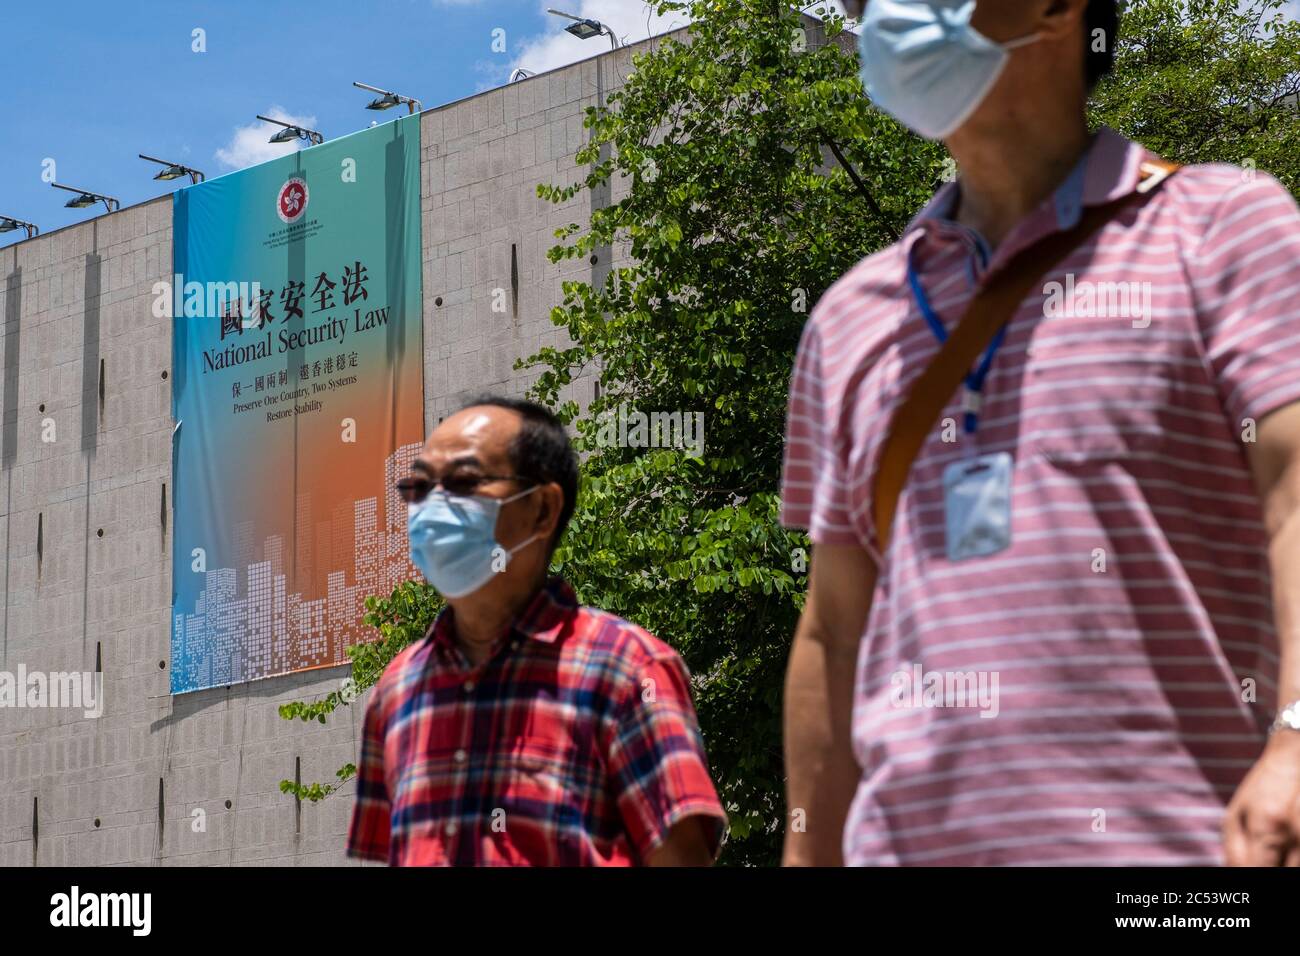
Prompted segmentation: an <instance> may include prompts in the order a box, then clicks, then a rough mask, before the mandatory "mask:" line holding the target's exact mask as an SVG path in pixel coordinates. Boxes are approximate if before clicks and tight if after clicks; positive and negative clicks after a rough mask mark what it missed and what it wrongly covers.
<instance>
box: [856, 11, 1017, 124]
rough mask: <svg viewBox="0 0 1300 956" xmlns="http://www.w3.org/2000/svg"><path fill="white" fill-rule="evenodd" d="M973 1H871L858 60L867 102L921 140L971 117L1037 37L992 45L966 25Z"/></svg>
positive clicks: (968, 23) (864, 18) (988, 40)
mask: <svg viewBox="0 0 1300 956" xmlns="http://www.w3.org/2000/svg"><path fill="white" fill-rule="evenodd" d="M974 12H975V0H871V3H870V4H869V5H868V6H867V11H866V14H865V15H864V16H863V18H862V24H861V33H860V34H859V36H858V56H859V62H860V66H861V76H862V84H863V86H865V87H866V89H867V94H868V95H869V96H870V97H871V99H872V102H874V103H875V104H876V106H878V107H880V108H881V109H882V110H884V111H885V112H886V113H889V114H890V115H891V116H893V117H895V118H896V119H897V120H898V121H899V122H901V123H903V124H904V125H905V126H907V127H909V128H910V129H912V130H914V131H915V132H916V133H918V134H920V135H921V136H924V137H925V138H926V139H942V138H944V137H945V136H947V135H949V134H950V133H952V132H953V131H954V130H955V129H957V128H958V127H959V126H961V124H962V123H964V122H966V119H967V118H968V117H969V116H970V115H971V113H973V112H975V110H976V108H978V107H979V105H980V103H982V102H984V98H985V97H986V96H988V93H989V90H991V89H993V84H994V83H996V82H997V79H998V77H999V76H1000V75H1001V74H1002V70H1003V68H1004V67H1005V66H1006V63H1007V57H1008V51H1009V50H1014V49H1015V48H1017V47H1021V46H1024V45H1026V44H1028V43H1033V42H1034V41H1036V40H1038V39H1039V34H1036V33H1035V34H1031V35H1030V36H1026V37H1020V38H1019V39H1016V40H1011V41H1010V42H1008V43H1002V44H998V43H994V42H993V41H992V40H990V39H989V38H988V37H986V36H984V35H983V34H981V33H979V32H978V31H977V30H976V29H975V28H974V27H972V26H971V25H970V21H971V16H972V15H973V14H974Z"/></svg>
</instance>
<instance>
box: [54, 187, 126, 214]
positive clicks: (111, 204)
mask: <svg viewBox="0 0 1300 956" xmlns="http://www.w3.org/2000/svg"><path fill="white" fill-rule="evenodd" d="M50 185H51V186H53V187H54V188H55V189H66V190H67V191H68V192H70V193H76V194H77V195H76V196H74V197H73V198H71V199H69V200H68V201H67V202H65V203H64V204H63V205H65V206H67V207H68V208H69V209H85V208H86V207H87V206H93V205H95V203H97V202H102V203H103V204H104V208H105V209H107V210H108V211H109V212H116V211H117V210H118V209H121V208H122V204H121V203H120V202H118V201H117V200H116V199H114V198H113V197H112V196H102V195H100V194H99V193H92V192H91V191H90V190H88V189H78V188H77V187H76V186H65V185H63V184H62V183H50Z"/></svg>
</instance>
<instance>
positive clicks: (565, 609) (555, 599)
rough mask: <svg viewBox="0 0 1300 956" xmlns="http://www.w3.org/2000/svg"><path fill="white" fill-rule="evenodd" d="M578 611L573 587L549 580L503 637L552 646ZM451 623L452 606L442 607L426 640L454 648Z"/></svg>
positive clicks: (559, 580) (452, 622) (454, 639)
mask: <svg viewBox="0 0 1300 956" xmlns="http://www.w3.org/2000/svg"><path fill="white" fill-rule="evenodd" d="M577 607H578V599H577V595H576V594H575V593H574V590H573V588H572V586H571V585H570V584H569V583H568V582H567V581H565V580H564V579H563V578H549V579H548V580H547V581H546V583H545V584H543V585H542V587H540V588H538V590H537V593H536V594H534V595H533V596H532V598H531V599H530V600H529V601H528V603H527V604H526V605H524V609H523V611H521V612H520V613H519V616H518V617H516V618H515V619H514V621H513V622H512V623H511V625H510V631H509V633H507V635H506V637H510V636H511V635H518V636H519V637H528V638H532V639H533V640H535V641H541V642H542V643H543V644H553V643H555V641H556V640H557V639H558V638H559V636H560V634H561V632H562V631H563V630H564V627H565V625H566V624H568V623H569V622H570V621H571V620H572V618H573V613H574V611H575V610H577ZM454 619H455V617H454V612H453V611H452V609H451V606H450V605H448V606H447V607H444V608H443V609H442V610H441V611H439V612H438V616H437V617H436V618H435V619H434V621H433V624H431V625H430V626H429V631H428V633H427V635H426V636H427V637H428V638H429V640H430V641H432V642H433V643H434V644H435V645H440V646H442V647H445V648H449V649H450V648H453V647H455V646H456V638H455V634H454Z"/></svg>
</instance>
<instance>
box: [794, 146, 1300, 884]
mask: <svg viewBox="0 0 1300 956" xmlns="http://www.w3.org/2000/svg"><path fill="white" fill-rule="evenodd" d="M1146 156H1147V154H1146V153H1145V151H1144V150H1143V149H1142V147H1140V146H1138V145H1137V144H1135V143H1131V142H1129V141H1128V140H1126V139H1124V138H1123V137H1121V136H1119V135H1118V134H1117V133H1115V132H1113V131H1110V130H1102V131H1101V132H1100V133H1099V134H1098V135H1097V136H1096V137H1095V138H1094V140H1093V143H1092V146H1091V147H1090V149H1089V152H1088V153H1087V155H1086V156H1085V157H1084V158H1083V159H1081V160H1080V163H1079V165H1078V167H1077V168H1076V170H1075V171H1074V172H1073V173H1072V174H1071V175H1070V176H1069V177H1068V178H1067V179H1066V181H1065V182H1064V183H1063V185H1062V186H1061V187H1060V188H1059V189H1058V190H1057V191H1056V193H1055V194H1054V195H1053V196H1052V197H1050V198H1049V199H1048V200H1046V201H1045V202H1044V203H1043V204H1042V205H1041V206H1040V207H1039V208H1038V209H1037V210H1035V211H1034V212H1033V213H1032V214H1030V215H1029V216H1027V217H1026V218H1025V219H1024V220H1023V221H1022V222H1021V223H1020V224H1019V225H1018V226H1017V227H1016V228H1015V229H1014V230H1013V232H1012V233H1011V234H1010V235H1009V236H1008V237H1007V238H1006V240H1005V241H1004V242H1003V243H1002V244H1001V245H1000V246H999V247H998V248H997V250H996V251H995V253H994V254H993V256H992V258H991V260H990V261H988V262H987V264H986V263H985V261H984V255H985V251H984V247H983V243H982V240H981V239H980V238H979V236H978V235H976V234H975V233H974V232H973V231H971V230H969V229H967V228H965V227H963V226H960V225H958V224H957V223H955V222H953V221H951V220H949V219H947V218H946V213H947V211H948V210H949V209H950V208H951V205H952V202H953V199H954V198H955V195H954V194H955V189H956V186H955V185H949V186H945V187H944V188H943V189H941V190H940V191H939V193H938V194H937V195H936V196H935V198H934V199H933V200H932V201H931V202H930V204H929V205H927V207H926V208H925V209H924V210H923V211H922V212H921V213H920V214H919V215H918V217H917V218H916V219H915V220H914V221H913V223H912V224H911V225H910V226H909V227H908V230H907V231H906V233H905V234H904V235H903V237H902V239H901V240H900V241H899V242H897V243H895V244H894V245H892V246H890V247H889V248H887V249H884V250H882V251H881V252H878V253H876V254H875V255H873V256H871V257H869V258H867V259H865V260H864V261H862V262H861V263H859V264H858V265H857V266H855V267H854V268H853V269H852V270H850V271H849V272H848V273H847V274H846V275H844V276H843V277H842V278H841V279H840V280H839V281H838V282H836V283H835V285H833V286H832V287H831V288H830V289H829V290H828V291H827V292H826V294H825V295H824V296H823V297H822V298H821V300H820V301H819V302H818V304H817V307H816V309H814V310H813V313H812V315H811V317H810V320H809V321H808V323H807V325H806V327H805V329H804V333H803V338H802V341H801V344H800V346H799V353H798V359H797V362H796V367H795V371H794V376H793V380H792V383H791V388H790V405H789V418H788V422H787V441H786V451H785V470H784V476H783V482H782V499H783V512H782V520H783V522H784V523H785V524H786V525H787V526H791V527H800V528H808V529H809V532H810V536H811V538H812V540H813V542H815V543H818V544H838V545H844V544H855V545H860V546H861V547H863V548H865V549H866V550H867V551H868V553H870V554H871V555H872V557H873V558H874V560H875V561H876V564H877V566H878V567H879V568H880V573H879V579H878V584H877V587H876V591H875V596H874V600H873V603H872V608H871V614H870V618H869V620H868V622H867V625H866V631H865V633H864V634H863V636H862V641H861V645H860V651H859V655H858V664H857V676H856V690H855V699H854V706H853V744H854V751H855V753H856V756H857V759H858V762H859V763H860V765H861V769H862V775H861V780H860V783H859V786H858V790H857V794H856V797H855V799H854V801H853V804H852V808H851V810H850V813H849V818H848V822H847V825H846V828H845V832H844V853H845V860H846V861H847V862H849V863H850V864H858V865H863V864H944V865H999V864H1013V865H1033V864H1054V865H1075V864H1110V865H1121V864H1173V863H1179V864H1213V863H1218V862H1221V861H1222V851H1221V848H1220V838H1219V826H1220V822H1221V818H1222V814H1223V808H1224V806H1225V805H1226V803H1227V801H1228V800H1229V799H1230V798H1231V796H1232V793H1233V791H1234V790H1235V788H1236V787H1237V785H1238V783H1239V782H1240V781H1241V779H1242V777H1243V776H1244V775H1245V773H1246V771H1247V770H1248V769H1249V768H1250V766H1251V764H1252V763H1253V762H1254V760H1255V759H1256V758H1257V757H1258V755H1259V753H1260V750H1261V748H1262V744H1263V741H1264V739H1265V728H1266V727H1267V725H1268V723H1269V722H1270V721H1271V719H1272V716H1273V712H1274V710H1275V707H1276V704H1277V700H1276V697H1277V687H1276V672H1277V663H1278V647H1277V637H1276V634H1275V630H1274V621H1273V612H1272V605H1271V598H1270V574H1269V566H1268V559H1267V543H1268V542H1267V536H1266V533H1265V531H1264V528H1263V525H1262V522H1261V506H1260V499H1259V495H1258V494H1257V492H1256V490H1255V487H1254V485H1253V483H1252V480H1251V474H1250V471H1249V469H1248V467H1247V461H1246V457H1245V449H1244V445H1243V441H1248V440H1251V434H1252V421H1258V420H1259V419H1260V418H1262V417H1263V416H1265V415H1267V414H1268V413H1269V412H1270V411H1273V410H1274V409H1277V408H1278V407H1280V406H1282V405H1285V404H1288V403H1290V402H1292V401H1295V400H1297V399H1300V265H1297V263H1300V211H1298V210H1297V208H1296V204H1295V202H1294V201H1293V200H1292V198H1291V196H1290V195H1289V194H1288V193H1287V192H1286V191H1285V189H1283V188H1282V186H1281V185H1279V184H1278V183H1277V182H1276V181H1275V180H1274V179H1272V178H1270V177H1269V176H1266V175H1263V174H1255V173H1253V172H1252V171H1243V170H1240V169H1237V168H1234V167H1230V166H1224V165H1210V166H1195V167H1188V168H1185V169H1183V170H1181V171H1179V172H1178V173H1177V174H1176V175H1174V176H1173V177H1172V178H1170V179H1169V180H1167V181H1166V182H1165V183H1164V184H1163V185H1161V186H1160V187H1159V188H1158V189H1156V190H1155V191H1154V192H1152V193H1150V194H1149V195H1148V196H1147V197H1146V198H1145V200H1143V201H1140V202H1139V204H1138V205H1136V206H1133V207H1130V208H1128V209H1126V210H1125V211H1124V212H1123V213H1122V214H1121V215H1120V216H1119V217H1118V218H1116V219H1114V220H1112V221H1111V222H1110V223H1108V224H1107V225H1106V226H1105V227H1104V228H1103V229H1102V230H1101V231H1100V232H1099V233H1098V234H1096V235H1095V236H1094V238H1093V239H1092V240H1090V241H1088V242H1087V243H1085V244H1084V245H1083V246H1082V247H1080V248H1079V249H1077V250H1076V251H1075V252H1073V253H1072V254H1071V255H1069V256H1068V257H1067V259H1066V260H1065V261H1064V262H1063V263H1061V265H1060V266H1059V267H1057V268H1056V269H1055V270H1054V271H1053V272H1052V273H1050V274H1049V275H1047V276H1046V277H1044V281H1043V290H1042V291H1041V292H1035V294H1033V295H1031V296H1030V297H1029V298H1028V299H1026V300H1025V302H1023V303H1022V304H1021V306H1020V308H1019V310H1018V311H1017V312H1016V314H1015V316H1014V317H1013V319H1012V321H1011V323H1010V325H1009V327H1008V329H1007V333H1006V338H1005V340H1004V342H1003V344H1002V347H1001V349H1000V350H999V351H998V352H997V354H996V358H995V359H994V361H993V364H992V369H991V371H990V373H989V375H988V378H987V380H986V383H985V385H984V389H983V393H984V394H983V407H982V409H981V411H980V421H979V426H978V429H977V431H976V432H975V434H974V436H973V438H971V437H969V436H966V435H964V434H963V433H962V428H961V421H962V409H961V397H960V392H959V393H958V394H956V395H954V397H953V399H952V400H951V401H950V402H949V405H948V409H947V410H946V412H945V419H946V420H947V421H946V422H941V423H940V425H938V426H936V428H935V430H934V433H933V434H932V435H931V436H930V438H929V439H928V441H927V443H926V444H925V446H924V447H923V448H922V450H921V453H920V455H919V457H918V459H917V461H916V464H915V465H914V466H913V468H912V472H911V475H910V477H909V480H908V484H907V487H906V488H905V490H904V492H903V495H902V497H901V499H900V501H899V507H898V514H897V518H896V522H895V526H894V532H893V537H892V540H891V542H890V545H889V548H888V550H887V552H886V553H885V554H884V555H881V554H880V553H879V549H878V548H877V547H876V536H875V530H874V528H873V526H872V515H871V507H870V489H871V487H872V479H873V475H874V473H875V469H876V466H877V456H878V453H879V449H880V444H881V439H882V437H883V434H884V430H885V428H886V426H887V424H888V422H889V419H890V414H891V412H892V410H893V409H894V407H895V406H896V405H897V404H898V402H899V401H900V400H901V398H902V396H903V395H904V394H905V393H906V389H907V388H908V386H909V385H910V383H911V382H912V380H913V379H914V378H915V377H916V376H917V375H918V374H919V373H920V372H921V370H922V369H923V368H924V366H925V365H926V363H927V362H928V360H929V359H930V358H931V356H933V355H934V353H935V351H936V350H937V347H938V344H937V340H936V338H935V336H934V334H933V333H932V331H931V330H930V328H929V327H928V326H927V325H926V323H925V321H924V319H923V317H922V315H921V314H920V312H919V311H918V309H917V306H916V305H915V303H914V301H913V298H912V296H911V295H910V294H909V291H908V287H907V282H906V278H905V276H906V273H905V262H906V255H907V253H908V250H909V249H912V250H913V262H914V264H915V267H916V269H917V271H918V273H919V276H920V280H921V285H922V288H923V290H924V292H925V293H926V294H927V295H928V298H929V300H930V303H931V304H932V306H933V308H934V311H935V312H937V314H938V315H939V317H940V318H941V319H942V321H943V322H944V323H945V324H946V326H947V327H948V328H949V329H951V328H952V327H953V326H954V324H955V323H956V321H957V320H958V319H959V318H960V316H961V314H962V311H963V309H964V307H965V304H966V302H967V301H968V300H969V299H970V297H971V294H972V292H973V289H974V285H975V283H976V282H977V281H979V279H980V277H981V276H983V275H985V274H986V273H987V272H988V270H989V269H990V268H997V267H998V266H999V265H1000V263H1002V262H1004V261H1006V260H1007V258H1008V257H1010V256H1011V255H1013V254H1014V253H1015V252H1016V251H1017V250H1018V249H1021V248H1023V247H1025V246H1026V245H1027V244H1029V243H1031V242H1033V241H1034V240H1035V239H1037V238H1039V237H1041V236H1043V235H1045V234H1048V233H1050V232H1051V231H1053V230H1056V229H1061V228H1068V227H1069V226H1071V225H1073V223H1074V222H1076V221H1077V219H1078V217H1079V214H1080V209H1081V207H1083V206H1087V205H1093V204H1098V203H1103V202H1106V201H1109V200H1111V199H1113V198H1117V197H1120V196H1123V195H1127V194H1129V193H1131V192H1133V191H1134V189H1135V188H1136V186H1137V183H1138V181H1139V168H1140V165H1141V163H1142V161H1143V160H1144V159H1145V158H1146ZM1052 283H1058V284H1059V285H1052ZM953 438H955V440H951V439H953ZM946 439H947V440H946ZM972 441H973V442H974V445H975V449H974V450H976V451H978V452H979V453H988V452H997V451H1006V452H1009V453H1010V454H1011V456H1012V458H1013V463H1014V464H1013V471H1012V479H1011V482H1012V486H1011V543H1010V545H1009V547H1007V548H1006V549H1005V550H1002V551H1000V552H998V553H995V554H992V555H989V556H986V557H982V558H971V559H966V560H962V561H956V562H953V561H949V560H948V558H947V552H946V550H945V528H944V495H943V471H944V467H945V466H946V465H947V464H949V463H950V462H953V461H956V460H959V459H960V458H961V457H962V455H963V452H964V451H966V450H967V449H966V448H965V444H964V443H966V442H972Z"/></svg>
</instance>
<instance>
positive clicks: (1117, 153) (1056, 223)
mask: <svg viewBox="0 0 1300 956" xmlns="http://www.w3.org/2000/svg"><path fill="white" fill-rule="evenodd" d="M1145 158H1146V150H1145V149H1143V147H1142V146H1140V145H1139V144H1137V143H1135V142H1133V141H1132V140H1129V139H1127V138H1125V137H1123V136H1121V135H1120V134H1119V133H1117V132H1115V131H1114V130H1113V129H1110V128H1109V127H1107V126H1103V127H1101V128H1100V129H1099V130H1098V131H1097V134H1096V135H1095V136H1094V137H1093V139H1092V142H1091V143H1089V145H1088V148H1087V150H1085V151H1084V154H1083V155H1082V156H1081V157H1079V161H1078V162H1077V163H1075V165H1074V168H1073V169H1071V170H1070V172H1069V174H1068V175H1067V176H1066V177H1065V179H1064V180H1063V181H1062V182H1061V185H1060V186H1058V187H1057V188H1056V190H1055V192H1053V194H1052V196H1051V197H1049V198H1048V199H1047V200H1045V201H1044V202H1043V204H1042V205H1040V206H1039V207H1038V209H1036V210H1034V211H1033V212H1031V213H1030V214H1029V215H1028V216H1026V217H1025V219H1024V220H1022V221H1021V222H1020V223H1019V224H1018V225H1017V226H1016V227H1015V229H1013V230H1012V232H1011V234H1010V235H1009V236H1007V241H1004V242H1003V243H1002V245H1001V246H999V248H998V258H1003V257H1004V254H1005V248H1006V247H1007V246H1009V245H1014V246H1015V248H1023V247H1024V246H1025V245H1027V244H1028V243H1029V242H1032V241H1034V240H1036V239H1038V238H1040V237H1041V236H1043V235H1046V234H1047V233H1049V232H1054V231H1063V230H1066V229H1072V228H1074V226H1075V225H1076V224H1077V223H1078V222H1079V217H1080V216H1082V214H1083V210H1084V208H1085V207H1087V206H1097V205H1101V204H1103V203H1108V202H1110V201H1112V200H1114V199H1119V198H1121V197H1123V196H1127V195H1128V194H1129V193H1131V192H1133V191H1134V190H1135V189H1136V188H1137V185H1138V181H1139V179H1140V178H1141V173H1140V167H1141V165H1142V162H1143V160H1144V159H1145ZM959 194H960V186H959V184H958V183H956V182H951V183H947V184H945V185H944V186H943V187H942V188H940V189H939V191H938V192H936V193H935V194H934V196H933V197H932V198H931V199H930V201H929V202H928V203H926V204H925V206H924V207H923V208H922V209H921V211H920V212H919V213H917V214H916V216H915V217H914V218H913V219H912V221H911V222H910V223H908V226H907V229H906V230H904V236H907V235H908V234H909V233H912V232H921V233H924V232H925V231H927V229H928V228H932V227H935V226H950V227H951V226H955V225H957V224H956V223H955V222H954V221H953V219H952V209H953V206H954V205H955V204H956V202H957V197H958V195H959Z"/></svg>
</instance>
